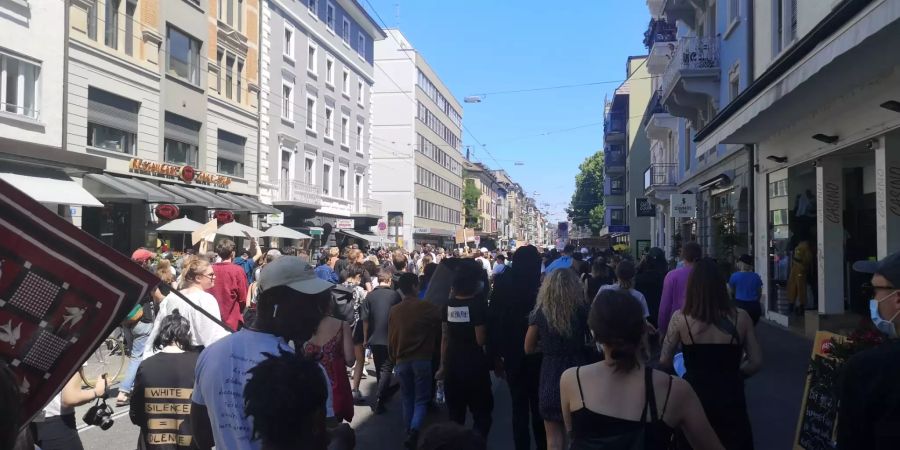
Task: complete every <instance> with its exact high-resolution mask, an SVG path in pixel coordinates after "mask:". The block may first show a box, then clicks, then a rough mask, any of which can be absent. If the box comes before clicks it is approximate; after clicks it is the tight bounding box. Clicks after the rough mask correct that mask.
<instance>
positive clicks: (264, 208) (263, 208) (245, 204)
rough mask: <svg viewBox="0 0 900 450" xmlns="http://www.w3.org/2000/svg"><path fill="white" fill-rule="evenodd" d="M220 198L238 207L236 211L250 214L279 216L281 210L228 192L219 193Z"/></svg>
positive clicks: (251, 198)
mask: <svg viewBox="0 0 900 450" xmlns="http://www.w3.org/2000/svg"><path fill="white" fill-rule="evenodd" d="M219 195H221V196H222V197H225V199H226V200H228V201H230V202H231V203H234V204H236V205H238V206H239V208H235V209H236V210H238V211H247V212H250V213H252V214H279V213H281V210H279V209H275V208H274V207H272V206H270V205H267V204H265V203H261V202H260V201H259V200H257V199H255V198H253V197H249V196H246V195H239V194H232V193H230V192H221V193H219Z"/></svg>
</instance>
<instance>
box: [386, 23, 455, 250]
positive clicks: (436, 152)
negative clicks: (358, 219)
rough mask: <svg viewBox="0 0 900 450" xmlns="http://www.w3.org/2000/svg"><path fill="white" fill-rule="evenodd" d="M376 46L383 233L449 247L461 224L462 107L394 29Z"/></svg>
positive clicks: (407, 242) (405, 242)
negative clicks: (383, 217) (385, 221)
mask: <svg viewBox="0 0 900 450" xmlns="http://www.w3.org/2000/svg"><path fill="white" fill-rule="evenodd" d="M385 32H386V33H387V34H388V36H389V37H388V38H387V39H384V40H383V41H379V42H377V43H376V44H375V65H376V67H377V68H378V70H377V71H376V73H375V80H376V83H375V87H374V90H373V94H372V96H373V100H372V101H373V103H374V104H375V105H374V110H375V112H376V113H375V116H374V118H373V126H372V134H373V137H372V173H373V182H372V195H373V196H374V197H375V198H377V199H378V200H380V201H381V202H382V204H383V205H384V210H385V215H386V218H387V222H388V225H389V226H388V236H389V239H390V240H391V241H392V242H394V243H396V244H397V245H401V246H404V247H406V248H408V249H412V248H414V247H415V246H417V245H423V244H433V245H439V246H443V247H451V246H452V245H453V244H454V239H455V235H456V231H457V229H459V228H460V227H462V225H463V219H464V218H463V206H462V205H463V190H464V185H463V165H464V162H465V161H464V158H463V155H462V154H461V153H460V144H461V138H462V105H460V104H459V102H458V101H457V100H456V99H455V98H454V96H453V94H452V92H450V90H449V89H448V88H447V87H446V85H444V83H443V82H442V81H441V79H440V78H439V77H438V75H437V73H435V71H434V70H433V69H432V68H431V66H429V65H428V62H427V61H426V60H425V58H424V57H423V55H422V54H421V53H419V52H417V51H416V50H415V47H413V45H412V44H411V43H410V42H409V40H408V39H407V38H406V37H405V36H404V35H403V33H401V32H400V31H399V30H394V29H389V30H385Z"/></svg>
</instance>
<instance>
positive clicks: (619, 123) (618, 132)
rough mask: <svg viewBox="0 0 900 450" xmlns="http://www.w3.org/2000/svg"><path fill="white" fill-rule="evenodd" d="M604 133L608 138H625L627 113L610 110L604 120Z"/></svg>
mask: <svg viewBox="0 0 900 450" xmlns="http://www.w3.org/2000/svg"><path fill="white" fill-rule="evenodd" d="M603 133H604V134H605V135H606V139H607V140H610V139H625V114H624V113H622V112H621V111H610V113H609V114H608V115H607V116H606V119H605V120H604V121H603Z"/></svg>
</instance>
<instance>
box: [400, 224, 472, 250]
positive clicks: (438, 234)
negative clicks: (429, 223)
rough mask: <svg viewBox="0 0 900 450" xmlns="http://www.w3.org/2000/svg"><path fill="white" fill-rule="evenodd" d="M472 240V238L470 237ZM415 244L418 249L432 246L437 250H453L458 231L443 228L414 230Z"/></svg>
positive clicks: (418, 228)
mask: <svg viewBox="0 0 900 450" xmlns="http://www.w3.org/2000/svg"><path fill="white" fill-rule="evenodd" d="M469 237H470V238H471V237H472V236H469ZM413 242H415V243H416V246H417V247H424V246H426V245H431V246H432V247H435V248H445V249H451V248H453V247H454V246H456V231H455V230H445V229H442V228H426V227H416V228H413Z"/></svg>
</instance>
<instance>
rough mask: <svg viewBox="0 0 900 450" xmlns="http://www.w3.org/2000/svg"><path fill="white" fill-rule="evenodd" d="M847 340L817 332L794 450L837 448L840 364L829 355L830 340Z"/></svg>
mask: <svg viewBox="0 0 900 450" xmlns="http://www.w3.org/2000/svg"><path fill="white" fill-rule="evenodd" d="M832 338H837V339H844V337H843V336H839V335H836V334H833V333H829V332H827V331H819V332H817V333H816V340H815V342H814V343H813V353H812V361H811V363H810V365H811V367H813V366H814V367H815V370H810V371H809V373H808V375H807V378H806V387H805V388H804V390H803V403H802V405H801V406H800V418H799V419H798V421H797V432H796V436H795V437H794V449H795V450H800V449H803V450H830V449H836V448H837V443H836V442H835V429H836V426H837V420H838V417H837V412H838V396H837V390H836V388H835V387H834V386H835V383H834V382H833V379H834V377H837V362H836V361H835V360H834V359H833V358H831V357H830V356H829V353H830V350H831V349H830V347H831V345H832V344H831V339H832Z"/></svg>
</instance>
